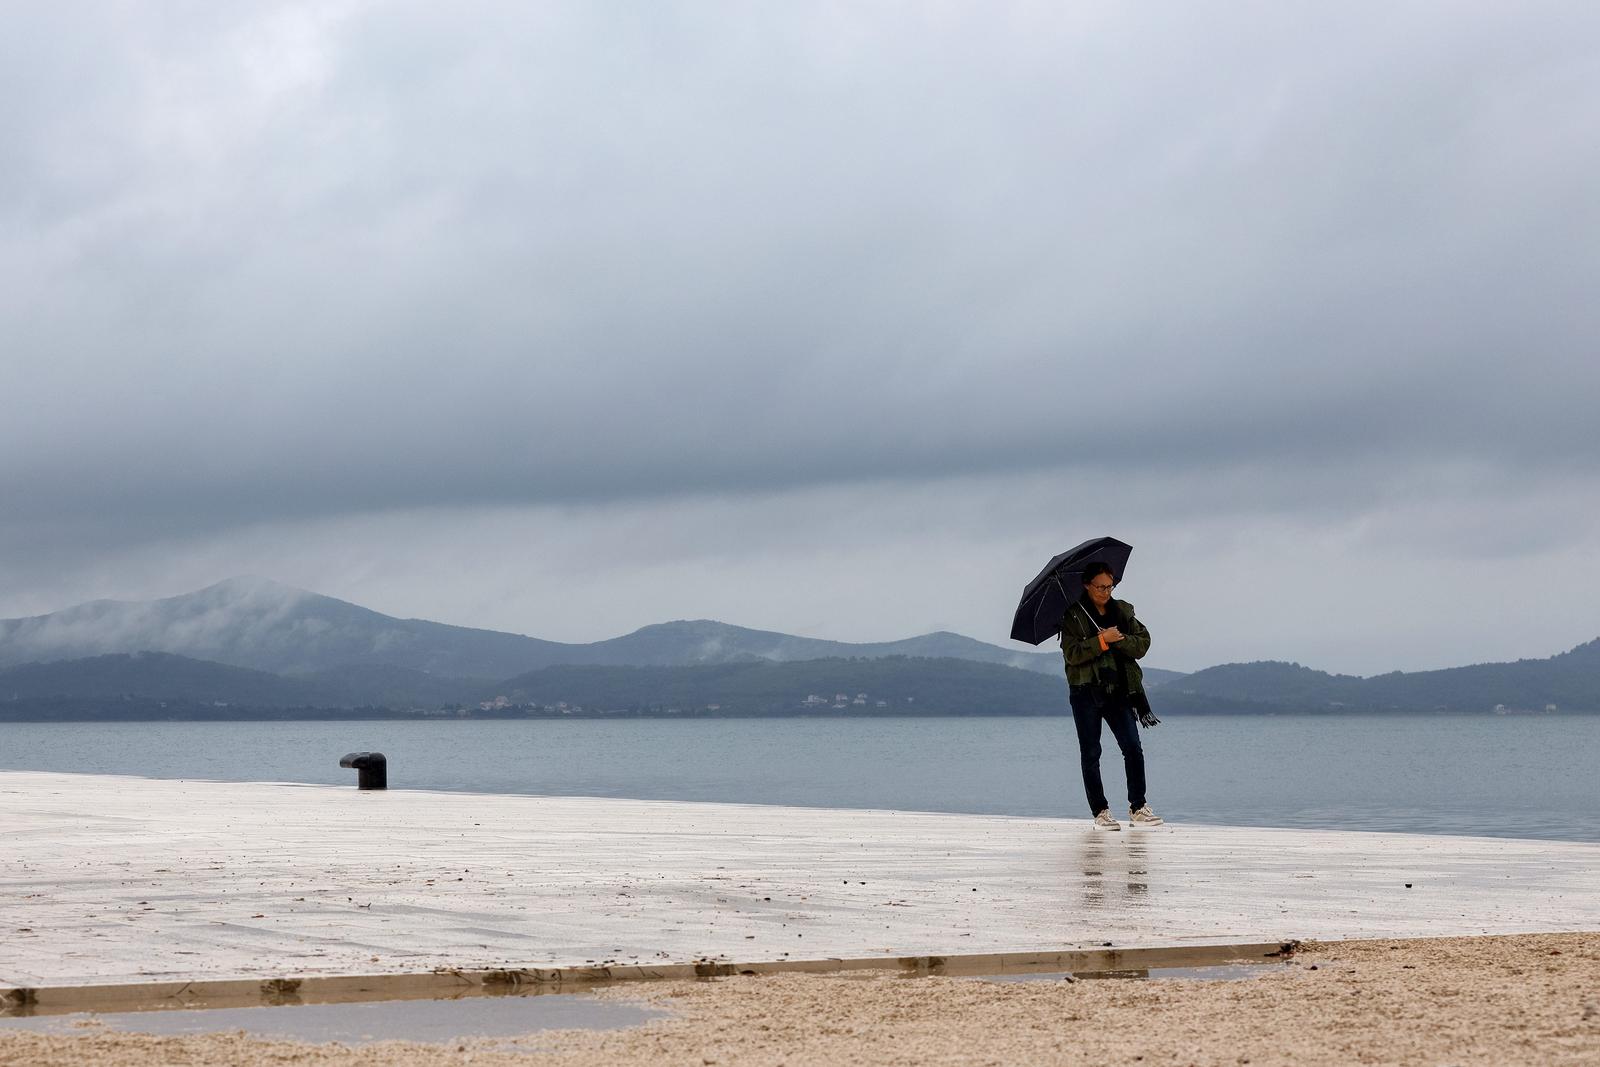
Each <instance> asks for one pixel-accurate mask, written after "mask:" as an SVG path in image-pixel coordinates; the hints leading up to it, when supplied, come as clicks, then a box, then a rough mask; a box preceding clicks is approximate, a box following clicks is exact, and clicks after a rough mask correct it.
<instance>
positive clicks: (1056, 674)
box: [0, 578, 1600, 720]
mask: <svg viewBox="0 0 1600 1067" xmlns="http://www.w3.org/2000/svg"><path fill="white" fill-rule="evenodd" d="M1146 678H1147V681H1148V683H1149V687H1150V689H1151V693H1152V700H1153V702H1154V703H1156V704H1157V706H1158V709H1160V710H1162V711H1165V712H1177V713H1191V714H1204V713H1216V712H1245V713H1277V712H1288V713H1338V712H1352V711H1365V712H1391V711H1400V712H1433V711H1479V712H1483V711H1491V710H1496V709H1497V707H1498V710H1502V711H1543V710H1547V709H1549V708H1552V707H1553V708H1555V709H1557V710H1560V711H1600V640H1595V641H1590V642H1588V643H1586V644H1583V645H1579V646H1578V647H1576V648H1574V649H1572V650H1570V651H1568V652H1564V653H1561V654H1559V655H1556V656H1552V657H1549V658H1547V659H1540V660H1519V661H1516V662H1514V663H1489V664H1476V665H1473V666H1467V667H1457V668H1451V669H1447V670H1437V671H1418V672H1409V673H1404V672H1398V671H1397V672H1393V673H1390V674H1383V675H1377V676H1374V677H1371V678H1360V677H1355V676H1352V675H1337V674H1329V673H1327V672H1323V671H1318V670H1314V669H1312V668H1309V667H1303V666H1301V665H1300V664H1297V663H1282V662H1257V663H1233V664H1224V665H1220V666H1216V667H1209V668H1207V669H1205V670H1202V671H1197V672H1195V673H1193V674H1187V675H1185V674H1180V673H1177V672H1173V671H1163V670H1160V669H1158V668H1146ZM1062 690H1063V684H1062V678H1061V660H1060V655H1059V653H1056V652H1028V651H1023V650H1020V649H1008V648H1001V647H999V646H996V645H990V644H986V643H984V642H981V641H977V640H974V639H972V638H968V637H963V636H961V635H959V634H952V633H943V632H940V633H931V634H924V635H921V636H919V637H912V638H907V639H905V640H901V641H892V642H879V643H867V644H852V643H848V642H839V641H826V640H820V639H816V638H806V637H797V636H794V635H790V634H783V633H775V632H770V631H762V630H751V629H745V628H742V627H738V626H730V625H727V624H725V623H720V622H714V621H709V620H698V621H677V622H668V623H660V624H656V625H651V626H645V627H643V628H641V629H639V630H636V631H634V632H632V633H630V634H625V635H623V636H621V637H616V638H611V639H609V640H605V641H596V642H593V643H589V644H575V643H563V642H556V641H545V640H541V639H539V638H534V637H526V636H523V635H520V634H511V633H502V632H499V631H494V630H482V629H473V628H470V627H462V626H449V625H445V624H443V623H436V622H430V621H427V620H422V619H397V618H394V617H391V616H388V615H383V614H380V613H378V612H375V611H371V610H369V609H367V608H363V607H360V606H358V605H355V604H350V603H347V602H345V601H341V600H336V599H334V598H332V597H326V596H321V595H319V594H316V593H310V592H306V591H304V590H299V589H293V588H291V587H288V586H284V585H280V584H278V583H275V582H271V581H266V580H263V579H250V578H235V579H230V580H228V581H225V582H221V583H218V584H217V585H213V586H210V587H207V588H205V589H202V590H199V591H197V592H194V593H189V594H185V595H183V596H177V597H170V598H166V599H161V600H153V601H143V602H125V601H109V600H101V601H94V602H92V603H88V604H83V605H79V606H77V607H73V608H68V609H66V610H63V611H59V612H56V613H53V614H49V615H41V616H35V617H32V618H23V619H7V620H0V720H4V719H24V720H39V719H44V720H50V719H82V718H90V719H94V718H133V719H139V718H164V717H175V718H197V717H207V718H217V717H223V718H226V717H230V716H233V717H238V716H247V715H248V716H260V717H269V718H284V717H292V716H290V715H289V714H288V713H286V711H285V709H302V710H304V711H305V712H306V713H307V714H308V715H309V714H313V713H315V714H318V715H321V714H323V713H324V712H326V711H327V710H328V709H353V708H366V709H369V710H368V712H364V714H366V713H376V712H375V711H374V710H373V709H390V710H391V711H394V712H411V713H429V712H432V713H436V712H438V711H439V710H440V709H447V710H449V711H450V712H451V713H454V714H473V715H477V714H509V713H511V712H510V711H508V709H522V713H530V709H531V713H534V714H540V713H549V714H572V713H585V714H587V713H607V714H620V713H629V714H724V715H726V714H792V713H804V712H811V713H818V712H820V713H850V714H906V713H921V714H1059V713H1061V712H1062V711H1063V710H1064V707H1065V700H1064V693H1063V691H1062ZM313 709H322V710H321V711H316V712H313Z"/></svg>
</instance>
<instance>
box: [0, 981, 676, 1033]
mask: <svg viewBox="0 0 1600 1067" xmlns="http://www.w3.org/2000/svg"><path fill="white" fill-rule="evenodd" d="M666 1014H668V1013H667V1012H664V1011H659V1010H656V1009H654V1008H646V1007H643V1006H641V1005H638V1004H628V1003H618V1002H616V1001H609V1000H599V999H597V998H595V997H594V996H593V995H591V994H586V993H545V994H541V995H538V996H494V997H466V998H462V999H459V1000H383V1001H365V1002H359V1003H346V1004H288V1005H283V1006H281V1007H250V1008H200V1009H185V1008H174V1009H161V1010H154V1011H138V1012H105V1013H98V1014H91V1013H83V1014H74V1015H49V1016H32V1017H21V1018H0V1027H4V1028H6V1029H17V1030H36V1031H44V1032H47V1033H58V1034H84V1033H89V1032H92V1031H90V1030H88V1029H86V1028H85V1027H84V1026H83V1025H82V1024H83V1023H84V1022H85V1021H95V1022H98V1023H101V1024H103V1025H105V1026H106V1027H108V1028H109V1029H112V1030H120V1031H126V1032H131V1033H141V1034H165V1035H182V1034H212V1033H217V1032H218V1031H227V1030H243V1031H245V1032H246V1033H248V1034H249V1035H250V1036H252V1037H263V1038H279V1039H287V1040H293V1041H308V1042H313V1043H322V1042H328V1041H339V1042H342V1043H344V1044H347V1045H352V1044H365V1043H367V1042H372V1041H418V1042H424V1043H427V1044H438V1043H443V1042H449V1041H458V1040H461V1039H464V1038H475V1037H487V1038H499V1037H515V1036H518V1035H521V1034H528V1033H533V1032H536V1031H539V1030H621V1029H624V1028H626V1027H629V1026H638V1025H639V1024H640V1023H644V1022H647V1021H648V1020H650V1019H655V1018H659V1017H661V1016H664V1015H666Z"/></svg>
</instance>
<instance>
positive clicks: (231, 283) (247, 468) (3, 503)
mask: <svg viewBox="0 0 1600 1067" xmlns="http://www.w3.org/2000/svg"><path fill="white" fill-rule="evenodd" d="M5 22H6V30H5V33H4V34H0V616H17V615H29V614H38V613H43V612H47V611H52V610H56V609H58V608H61V607H64V606H66V605H69V604H72V603H75V602H78V601H82V600H87V599H93V598H97V597H116V598H130V599H132V598H145V597H151V596H166V595H172V594H175V593H180V592H184V591H187V590H190V589H194V588H197V587H199V586H202V585H207V584H210V583H211V582H214V581H217V580H219V579H222V578H226V577H229V576H231V575H237V574H257V575H264V576H267V577H271V578H275V579H278V580H280V581H283V582H287V583H290V584H293V585H297V586H301V587H304V588H308V589H314V590H316V591H319V592H324V593H328V594H330V595H334V596H338V597H341V598H344V599H347V600H353V601H356V602H358V603H361V604H364V605H366V606H369V607H372V608H375V609H377V610H380V611H385V612H388V613H391V614H396V615H404V616H420V617H426V618H433V619H438V620H441V621H446V622H454V623H462V624H469V625H478V626H487V627H493V628H499V629H508V630H515V631H518V632H523V633H529V634H533V635H535V636H539V637H546V638H553V639H560V640H569V641H578V640H593V639H597V638H601V637H608V636H613V635H616V634H619V633H624V632H627V631H630V630H633V629H635V628H637V627H638V626H640V625H644V624H646V623H650V622H658V621H663V620H666V619H673V618H701V617H710V618H717V619H721V620H724V621H726V622H732V623H738V624H741V625H747V626H755V627H760V628H765V629H776V630H784V631H787V632H792V633H801V634H806V635H811V636H820V637H832V638H839V639H845V640H878V639H891V638H897V637H903V636H909V635H911V634H914V633H920V632H925V631H928V630H931V629H950V630H955V631H958V632H961V633H965V634H969V635H971V636H974V637H978V638H982V639H985V640H990V641H994V642H996V643H1001V644H1004V643H1006V642H1007V633H1008V631H1009V626H1010V619H1011V613H1012V610H1013V609H1014V607H1015V603H1016V598H1017V594H1018V592H1019V591H1020V589H1021V587H1022V585H1023V584H1024V583H1025V582H1026V581H1027V580H1028V579H1029V578H1031V577H1032V576H1033V574H1034V573H1035V572H1036V571H1037V569H1038V568H1039V567H1040V566H1041V565H1042V564H1043V563H1044V562H1045V560H1047V559H1048V558H1049V557H1050V556H1051V555H1053V554H1054V553H1056V552H1059V551H1061V550H1063V549H1064V548H1066V547H1069V546H1070V545H1072V544H1075V543H1077V542H1078V541H1081V540H1084V539H1085V538H1088V537H1093V536H1098V535H1101V534H1112V535H1114V536H1118V537H1121V538H1123V539H1124V540H1127V541H1130V542H1131V543H1132V544H1133V545H1134V546H1135V552H1134V556H1133V560H1132V563H1131V565H1130V568H1129V574H1128V577H1127V580H1126V582H1125V583H1124V586H1123V595H1125V596H1126V597H1127V598H1128V599H1129V600H1132V601H1133V602H1134V603H1135V604H1136V606H1137V607H1138V609H1139V611H1140V614H1141V616H1142V617H1144V618H1145V619H1146V621H1147V623H1148V625H1149V626H1150V628H1151V630H1152V632H1153V634H1154V637H1155V640H1154V648H1153V650H1152V652H1151V654H1150V658H1149V660H1148V662H1149V663H1151V664H1154V665H1157V666H1164V667H1170V668H1174V669H1182V670H1188V669H1195V668H1199V667H1203V666H1206V665H1209V664H1211V663H1216V662H1223V661H1234V660H1252V659H1266V658H1273V659H1290V660H1297V661H1300V662H1302V663H1306V664H1309V665H1313V666H1318V667H1324V668H1327V669H1334V670H1342V671H1350V672H1355V673H1362V674H1370V673H1376V672H1380V671H1385V670H1391V669H1416V668H1422V667H1434V666H1449V665H1454V664H1458V663H1465V662H1472V661H1476V660H1485V659H1508V658H1516V657H1518V656H1546V655H1549V654H1552V653H1554V652H1557V651H1561V650H1564V649H1566V648H1569V647H1571V646H1573V645H1575V644H1578V643H1579V642H1582V641H1586V640H1589V639H1591V638H1594V637H1596V636H1597V635H1600V611H1597V610H1596V607H1595V605H1596V604H1597V603H1600V566H1596V564H1595V549H1596V547H1597V543H1600V434H1597V433H1596V432H1595V431H1594V429H1593V423H1594V420H1595V409H1596V406H1597V400H1600V358H1597V357H1600V351H1597V347H1600V346H1597V339H1600V301H1597V300H1596V299H1595V297H1594V294H1595V292H1596V289H1597V286H1600V195H1597V192H1596V190H1597V188H1600V58H1597V57H1600V6H1596V5H1594V4H1591V3H1583V2H1574V3H1540V2H1536V0H1519V2H1518V3H1471V2H1465V0H1451V2H1447V3H1445V2H1441V3H1422V4H1417V3H1397V2H1394V0H1385V2H1382V3H1373V4H1363V3H1352V2H1350V0H1339V2H1337V3H1333V2H1330V3H1308V4H1282V3H1276V2H1263V3H1247V2H1241V0H1231V2H1227V3H1216V4H1210V3H1189V2H1186V3H1171V4H1160V3H1149V4H1105V3H1083V4H1075V3H1041V4H1016V5H1005V4H988V3H985V4H978V3H971V4H941V3H905V4H888V3H884V4H873V3H862V2H851V3H839V4H829V3H815V4H755V5H750V4H734V3H723V4H718V3H698V4H676V3H665V2H652V3H638V4H608V3H595V2H592V0H591V2H576V3H570V4H564V3H539V4H527V3H520V2H504V3H497V2H491V3H471V2H464V3H454V4H437V3H423V2H417V3H361V2H354V3H334V2H329V0H317V2H314V3H307V4H287V3H281V4H273V3H261V4H246V3H216V2H215V0H196V2H193V3H178V2H173V3H163V4H158V5H148V4H127V5H113V4H109V3H107V4H88V3H84V4H75V3H65V4H63V3H53V4H45V3H19V4H11V5H8V6H7V8H6V18H5Z"/></svg>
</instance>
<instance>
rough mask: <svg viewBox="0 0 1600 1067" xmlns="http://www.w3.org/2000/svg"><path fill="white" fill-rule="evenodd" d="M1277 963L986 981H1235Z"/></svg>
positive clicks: (996, 977)
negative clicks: (1154, 979)
mask: <svg viewBox="0 0 1600 1067" xmlns="http://www.w3.org/2000/svg"><path fill="white" fill-rule="evenodd" d="M1282 967H1283V964H1281V963H1277V964H1273V963H1219V964H1215V965H1212V966H1209V967H1143V968H1138V969H1135V970H1121V971H1041V972H1039V973H1037V974H987V975H984V976H983V980H984V981H986V982H1059V981H1061V980H1062V979H1064V978H1071V979H1072V980H1073V981H1084V980H1094V979H1099V978H1133V979H1141V978H1194V979H1199V980H1200V981H1204V982H1234V981H1238V980H1239V979H1242V978H1260V977H1261V976H1262V975H1265V974H1271V973H1273V972H1274V971H1275V970H1280V969H1282Z"/></svg>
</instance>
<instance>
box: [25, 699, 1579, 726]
mask: <svg viewBox="0 0 1600 1067" xmlns="http://www.w3.org/2000/svg"><path fill="white" fill-rule="evenodd" d="M1158 713H1159V714H1161V715H1163V716H1165V717H1169V718H1180V719H1209V718H1294V719H1331V718H1340V719H1347V718H1397V717H1405V718H1474V719H1478V718H1503V719H1560V718H1587V717H1590V716H1594V715H1600V710H1594V711H1588V710H1579V709H1563V710H1561V711H1554V712H1548V711H1536V712H1535V711H1505V712H1497V711H1492V710H1490V711H1471V710H1463V709H1455V708H1452V709H1437V710H1421V709H1415V708H1393V709H1377V708H1337V709H1328V710H1315V711H1313V710H1304V709H1299V710H1297V709H1272V710H1255V709H1240V708H1225V709H1218V710H1215V711H1195V710H1183V711H1169V710H1166V709H1161V708H1160V707H1159V704H1158ZM1071 714H1072V713H1071V711H1070V709H1067V708H1060V709H1055V708H1052V709H1049V710H1045V711H1038V712H1022V711H998V712H982V711H967V712H941V711H904V710H900V709H897V708H889V709H883V708H876V709H870V710H863V709H854V710H851V709H833V708H827V709H817V710H798V711H765V712H764V711H738V710H730V709H719V710H715V711H710V710H692V711H656V710H641V711H631V710H618V711H588V710H584V711H570V710H569V711H563V712H544V711H522V710H519V709H494V710H488V711H485V710H480V709H473V710H471V711H461V712H455V711H451V712H439V711H427V712H423V711H397V710H394V709H391V708H227V709H223V708H218V709H215V710H214V711H213V710H210V709H195V710H194V711H193V712H192V713H189V714H172V713H171V711H170V710H163V711H161V712H155V711H153V710H150V711H147V710H146V709H136V710H124V709H121V708H107V709H104V710H103V711H100V712H98V713H97V712H95V711H90V710H83V709H77V710H74V711H72V712H68V713H65V714H62V713H54V714H52V713H49V712H46V711H42V710H33V709H29V710H21V709H19V710H16V711H13V710H11V709H8V708H7V707H6V706H5V705H4V704H0V726H4V725H7V724H12V723H16V724H23V723H28V724H50V723H62V724H65V723H118V722H128V723H133V722H139V723H152V722H194V723H232V722H439V723H443V722H507V721H510V722H517V721H530V722H531V721H537V722H559V721H572V720H582V721H585V722H594V721H612V722H620V721H630V720H655V721H668V722H670V721H681V720H689V719H694V720H716V719H785V720H793V719H802V720H804V719H828V720H837V719H874V720H882V719H1046V718H1070V717H1071Z"/></svg>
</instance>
